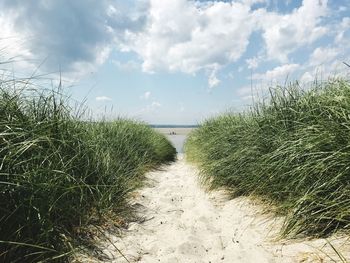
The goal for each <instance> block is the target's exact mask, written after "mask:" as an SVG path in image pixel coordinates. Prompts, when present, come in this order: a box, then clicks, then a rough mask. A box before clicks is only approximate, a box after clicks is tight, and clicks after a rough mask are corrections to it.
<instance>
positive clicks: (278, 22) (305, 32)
mask: <svg viewBox="0 0 350 263" xmlns="http://www.w3.org/2000/svg"><path fill="white" fill-rule="evenodd" d="M327 13H328V8H327V0H303V3H302V6H301V7H299V8H298V9H295V10H294V11H293V12H292V13H291V14H284V15H281V14H277V13H270V12H267V11H266V10H261V11H260V12H256V17H255V18H256V19H257V20H258V24H261V27H262V29H263V38H264V40H265V43H266V48H267V55H268V57H269V58H271V59H277V60H279V61H281V62H287V61H288V55H289V54H290V53H291V52H293V51H294V50H296V49H297V48H299V47H301V46H303V45H306V44H311V43H313V42H314V41H315V40H316V39H318V38H320V37H321V36H323V35H324V34H326V33H327V28H326V27H324V26H322V25H321V18H322V17H324V16H326V15H327Z"/></svg>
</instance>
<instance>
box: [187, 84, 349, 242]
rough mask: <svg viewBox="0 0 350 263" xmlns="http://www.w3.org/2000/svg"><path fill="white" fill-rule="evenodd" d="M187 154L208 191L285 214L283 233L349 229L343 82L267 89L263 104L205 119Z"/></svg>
mask: <svg viewBox="0 0 350 263" xmlns="http://www.w3.org/2000/svg"><path fill="white" fill-rule="evenodd" d="M185 152H186V155H187V159H188V160H189V161H191V162H194V163H195V164H197V165H198V167H199V168H200V170H201V178H202V182H203V183H204V184H205V185H206V186H208V187H209V188H210V189H216V188H220V187H225V188H227V189H230V190H231V191H232V194H233V195H234V196H239V195H251V196H255V197H258V198H260V199H262V200H264V201H266V202H268V203H270V204H273V206H274V207H276V209H277V213H280V214H282V215H285V218H286V219H285V223H284V227H283V229H282V234H283V235H284V236H289V237H298V236H309V237H324V236H328V235H329V234H332V233H334V232H336V231H339V230H343V231H347V230H349V228H350V82H349V81H348V80H344V79H330V80H328V81H324V82H317V81H315V82H314V83H313V84H312V85H311V86H309V87H307V88H305V87H300V86H299V84H298V83H297V82H296V83H292V84H290V85H287V86H277V87H274V88H271V89H270V96H269V99H268V100H265V101H260V102H257V103H255V104H254V106H253V107H252V108H251V109H250V110H249V111H246V112H244V113H227V114H223V115H221V116H218V117H215V118H212V119H208V120H206V121H205V122H204V123H203V124H202V125H201V127H200V128H198V129H196V130H194V131H193V132H192V133H191V134H190V136H189V138H188V140H187V142H186V144H185ZM234 212H235V211H232V213H234Z"/></svg>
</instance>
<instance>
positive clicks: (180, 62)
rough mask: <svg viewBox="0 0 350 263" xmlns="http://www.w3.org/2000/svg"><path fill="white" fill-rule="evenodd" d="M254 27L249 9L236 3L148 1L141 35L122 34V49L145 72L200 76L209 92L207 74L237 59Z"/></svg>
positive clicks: (210, 79) (212, 82) (245, 5)
mask: <svg viewBox="0 0 350 263" xmlns="http://www.w3.org/2000/svg"><path fill="white" fill-rule="evenodd" d="M179 14H181V15H179ZM254 23H255V22H254V21H253V19H252V18H251V13H250V7H249V6H248V5H247V4H242V3H239V2H232V3H227V2H207V3H200V2H194V1H186V0H168V1H164V0H151V1H150V13H149V17H148V24H147V26H146V29H145V30H144V31H142V32H137V33H135V32H128V33H127V34H126V42H125V44H124V46H123V48H124V50H125V51H134V52H136V53H137V54H138V55H139V56H140V57H141V59H142V60H143V64H142V69H143V71H145V72H155V71H158V70H167V71H180V72H184V73H188V74H195V73H196V72H198V71H200V70H206V71H208V72H209V76H208V77H209V82H210V83H211V85H214V86H215V85H217V84H218V79H217V78H216V77H215V76H214V75H213V73H212V71H215V70H217V69H218V68H219V67H221V66H224V65H226V64H228V63H230V62H234V61H236V60H238V59H239V58H240V57H241V55H242V54H243V53H244V52H245V50H246V47H247V45H248V43H249V36H250V34H251V32H252V31H253V30H254V28H255V26H254Z"/></svg>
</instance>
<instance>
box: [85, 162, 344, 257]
mask: <svg viewBox="0 0 350 263" xmlns="http://www.w3.org/2000/svg"><path fill="white" fill-rule="evenodd" d="M148 178H149V185H147V186H146V187H144V188H143V189H141V190H139V191H138V192H137V193H136V196H135V198H134V200H133V201H134V202H135V204H136V205H137V206H138V207H139V210H140V214H141V215H143V216H144V218H145V221H144V222H143V223H132V224H130V225H129V228H128V229H127V230H126V231H125V232H124V233H123V236H122V237H121V238H120V237H117V236H115V235H110V236H109V238H110V240H112V242H113V243H114V244H113V245H111V244H110V243H108V242H107V243H105V244H104V245H105V249H104V252H105V253H106V255H108V256H109V259H108V260H107V259H106V260H105V262H127V261H126V260H125V259H124V258H122V257H121V256H120V253H118V252H117V251H116V249H115V247H114V246H116V247H118V248H119V249H120V250H121V251H123V253H124V255H125V256H126V258H127V259H128V260H129V261H130V262H146V263H147V262H164V263H175V262H181V263H187V262H189V263H191V262H193V263H202V262H203V263H204V262H205V263H209V262H211V263H217V262H230V263H231V262H244V263H246V262H261V263H263V262H334V261H338V260H337V257H334V253H333V256H332V255H331V254H332V251H330V249H329V248H330V247H328V248H327V247H325V244H326V241H325V240H322V239H319V240H314V241H303V242H301V241H294V242H293V243H288V244H286V243H285V242H282V241H278V242H273V238H274V237H276V232H277V231H278V230H279V226H280V220H277V219H272V218H271V217H268V216H266V215H263V214H262V213H259V212H257V211H259V206H256V205H254V204H252V201H249V199H247V198H237V199H234V200H230V201H228V200H225V197H224V195H223V193H219V192H216V193H211V194H208V193H205V192H204V191H203V190H202V189H201V188H200V187H199V185H198V182H197V176H196V170H195V169H194V168H193V167H191V166H189V165H187V164H186V163H185V162H184V160H182V159H181V157H180V160H178V161H177V162H176V163H174V164H172V165H171V166H169V167H166V170H164V171H156V172H151V173H149V174H148ZM343 241H344V239H342V240H340V241H339V240H338V241H335V242H338V243H337V244H336V245H337V246H338V247H341V246H342V244H343V243H340V242H343ZM327 249H328V250H327ZM321 250H323V251H327V252H326V253H328V254H330V256H327V255H326V254H325V253H324V252H322V251H321ZM349 251H350V250H349ZM332 259H333V260H332ZM338 259H339V258H338ZM84 262H88V261H84Z"/></svg>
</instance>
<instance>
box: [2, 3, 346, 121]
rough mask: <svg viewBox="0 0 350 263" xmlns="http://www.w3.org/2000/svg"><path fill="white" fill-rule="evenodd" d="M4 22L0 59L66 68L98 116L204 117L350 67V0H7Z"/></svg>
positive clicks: (73, 90) (68, 83)
mask: <svg viewBox="0 0 350 263" xmlns="http://www.w3.org/2000/svg"><path fill="white" fill-rule="evenodd" d="M0 32H1V33H0V34H1V35H0V50H1V52H0V60H2V61H5V60H8V59H11V58H12V60H15V61H16V62H13V63H12V64H11V68H12V69H13V70H14V71H15V72H16V74H18V72H23V74H28V72H31V71H33V70H35V69H37V68H38V67H39V65H40V67H39V69H38V72H40V74H41V73H50V72H54V73H53V75H52V76H57V74H55V72H56V73H57V72H58V71H59V70H60V71H61V72H62V78H63V80H64V82H63V83H64V86H65V87H66V91H67V93H68V94H70V95H71V96H72V97H73V98H74V99H75V100H78V101H86V104H87V106H88V107H89V108H90V109H91V113H92V115H93V116H95V117H97V118H98V117H101V116H106V117H107V118H109V119H113V118H116V117H117V116H127V117H131V118H136V119H138V120H143V121H146V122H149V123H154V124H195V123H198V122H200V121H201V120H203V119H204V118H206V117H210V116H213V115H216V114H218V113H220V112H225V111H227V110H234V111H241V110H244V109H245V108H246V107H247V106H249V105H250V104H251V103H252V100H253V99H254V97H257V96H258V97H261V96H264V91H266V90H267V88H268V87H269V86H270V85H275V84H277V83H282V84H283V83H284V82H285V80H286V79H288V80H294V79H298V80H299V81H300V82H301V83H302V85H305V86H307V84H308V83H310V82H311V81H312V80H314V79H315V77H318V78H323V79H325V78H327V77H328V76H335V75H347V74H348V73H349V68H347V67H346V66H344V64H342V62H343V61H345V62H350V45H349V43H350V1H349V0H333V1H332V0H328V1H327V0H298V1H292V0H289V1H287V0H286V1H277V0H235V1H228V0H226V1H203V0H202V1H190V0H134V1H133V0H130V1H125V0H114V1H112V0H75V1H70V0H60V1H58V0H27V1H20V0H2V1H1V2H0Z"/></svg>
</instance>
